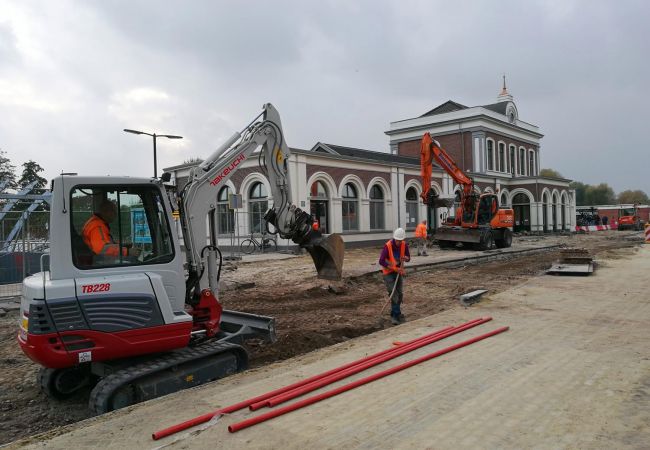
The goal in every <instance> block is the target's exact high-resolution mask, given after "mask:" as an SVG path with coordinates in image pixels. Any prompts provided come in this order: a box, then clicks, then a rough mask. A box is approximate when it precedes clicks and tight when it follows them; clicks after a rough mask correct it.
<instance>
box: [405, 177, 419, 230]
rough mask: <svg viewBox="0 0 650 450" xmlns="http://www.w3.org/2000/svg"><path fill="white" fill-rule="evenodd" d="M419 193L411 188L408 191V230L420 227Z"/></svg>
mask: <svg viewBox="0 0 650 450" xmlns="http://www.w3.org/2000/svg"><path fill="white" fill-rule="evenodd" d="M419 203H420V202H419V201H418V191H417V190H416V189H415V188H414V187H413V186H411V187H410V188H408V189H407V190H406V228H415V227H416V226H417V225H418V222H419V220H418V205H419Z"/></svg>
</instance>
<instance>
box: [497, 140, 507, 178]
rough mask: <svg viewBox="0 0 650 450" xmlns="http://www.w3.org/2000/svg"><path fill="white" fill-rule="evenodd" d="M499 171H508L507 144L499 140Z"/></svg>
mask: <svg viewBox="0 0 650 450" xmlns="http://www.w3.org/2000/svg"><path fill="white" fill-rule="evenodd" d="M499 171H500V172H505V171H506V144H504V143H503V142H499Z"/></svg>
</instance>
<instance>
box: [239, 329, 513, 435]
mask: <svg viewBox="0 0 650 450" xmlns="http://www.w3.org/2000/svg"><path fill="white" fill-rule="evenodd" d="M509 328H510V327H502V328H498V329H496V330H494V331H490V332H489V333H485V334H482V335H480V336H477V337H474V338H472V339H468V340H466V341H463V342H459V343H458V344H455V345H452V346H451V347H447V348H443V349H442V350H438V351H436V352H433V353H430V354H428V355H424V356H422V357H420V358H417V359H414V360H412V361H407V362H405V363H403V364H400V365H398V366H395V367H392V368H390V369H387V370H384V371H383V372H378V373H375V374H373V375H370V376H368V377H365V378H362V379H360V380H357V381H353V382H352V383H348V384H346V385H344V386H340V387H338V388H335V389H332V390H331V391H327V392H323V393H321V394H317V395H314V396H312V397H308V398H306V399H303V400H300V401H298V402H296V403H292V404H291V405H287V406H284V407H282V408H278V409H274V410H271V411H269V412H267V413H264V414H260V415H259V416H257V417H252V418H250V419H246V420H242V421H241V422H237V423H233V424H232V425H230V426H229V427H228V431H230V432H231V433H235V432H237V431H239V430H243V429H244V428H248V427H251V426H253V425H256V424H258V423H261V422H265V421H267V420H269V419H273V418H274V417H278V416H281V415H283V414H286V413H288V412H291V411H295V410H297V409H300V408H304V407H305V406H308V405H311V404H313V403H316V402H319V401H321V400H324V399H327V398H330V397H334V396H335V395H338V394H340V393H342V392H346V391H349V390H351V389H354V388H356V387H358V386H361V385H363V384H367V383H370V382H372V381H375V380H378V379H380V378H383V377H386V376H388V375H392V374H394V373H395V372H399V371H400V370H404V369H408V368H409V367H413V366H415V365H416V364H420V363H421V362H424V361H428V360H430V359H433V358H436V357H438V356H441V355H444V354H445V353H449V352H452V351H454V350H457V349H459V348H461V347H465V346H467V345H470V344H473V343H474V342H478V341H480V340H483V339H486V338H489V337H490V336H494V335H495V334H499V333H503V332H504V331H507V330H508V329H509Z"/></svg>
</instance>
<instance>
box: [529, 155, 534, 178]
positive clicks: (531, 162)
mask: <svg viewBox="0 0 650 450" xmlns="http://www.w3.org/2000/svg"><path fill="white" fill-rule="evenodd" d="M528 175H530V176H531V177H532V176H535V152H530V153H528Z"/></svg>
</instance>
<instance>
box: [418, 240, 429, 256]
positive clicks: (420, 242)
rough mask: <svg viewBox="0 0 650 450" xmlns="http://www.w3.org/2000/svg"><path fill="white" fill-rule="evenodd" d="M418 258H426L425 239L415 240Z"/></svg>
mask: <svg viewBox="0 0 650 450" xmlns="http://www.w3.org/2000/svg"><path fill="white" fill-rule="evenodd" d="M417 241H418V256H420V255H422V256H427V238H417Z"/></svg>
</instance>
